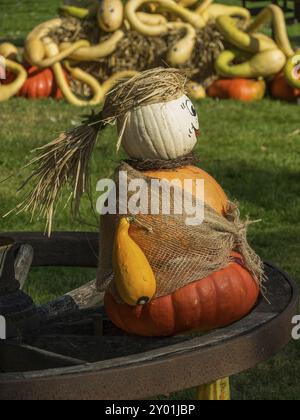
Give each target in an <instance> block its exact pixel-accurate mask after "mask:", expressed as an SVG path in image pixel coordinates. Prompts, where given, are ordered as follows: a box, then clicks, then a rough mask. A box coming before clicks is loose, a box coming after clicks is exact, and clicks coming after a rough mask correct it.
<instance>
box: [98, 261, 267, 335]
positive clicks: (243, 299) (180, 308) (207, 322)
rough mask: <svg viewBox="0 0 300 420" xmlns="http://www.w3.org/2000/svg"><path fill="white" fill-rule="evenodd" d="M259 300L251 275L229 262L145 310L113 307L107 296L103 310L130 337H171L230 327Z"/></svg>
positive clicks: (147, 306) (240, 266)
mask: <svg viewBox="0 0 300 420" xmlns="http://www.w3.org/2000/svg"><path fill="white" fill-rule="evenodd" d="M238 260H240V257H239V256H238V258H237V261H238ZM240 262H241V260H240ZM258 296H259V287H258V285H257V283H256V282H255V280H254V279H253V278H252V276H251V274H250V273H249V272H248V271H247V270H246V269H245V268H244V267H243V266H242V265H241V263H239V262H232V263H230V264H229V265H228V267H226V268H225V269H223V270H220V271H218V272H216V273H214V274H212V275H211V276H209V277H207V278H205V279H202V280H198V281H195V282H193V283H191V284H189V285H187V286H185V287H183V288H181V289H178V290H176V291H175V292H174V293H172V294H170V295H167V296H163V297H160V298H157V299H154V300H153V301H151V302H150V303H148V304H146V305H144V306H136V307H134V306H129V305H127V304H119V303H116V301H115V300H114V298H113V296H112V295H111V294H110V293H109V292H107V293H106V295H105V309H106V313H107V315H108V316H109V318H110V319H111V321H112V322H113V323H114V324H115V325H116V326H117V327H118V328H120V329H122V330H124V331H126V332H127V333H129V334H136V335H140V336H147V337H160V336H173V335H176V334H179V333H183V332H187V331H209V330H212V329H215V328H221V327H225V326H227V325H230V324H232V323H233V322H235V321H238V320H239V319H241V318H243V317H244V316H246V315H247V314H248V313H249V312H250V311H251V309H252V308H253V307H254V306H255V304H256V302H257V299H258Z"/></svg>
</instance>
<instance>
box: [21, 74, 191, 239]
mask: <svg viewBox="0 0 300 420" xmlns="http://www.w3.org/2000/svg"><path fill="white" fill-rule="evenodd" d="M186 82H187V78H186V76H185V75H184V74H183V73H182V72H181V71H180V70H177V69H164V68H157V69H152V70H148V71H145V72H142V73H140V74H139V75H138V76H136V77H133V78H131V79H127V80H122V81H120V82H119V83H118V84H117V85H116V86H115V88H114V89H113V90H111V91H110V92H109V93H108V94H107V97H106V101H105V104H104V108H103V110H102V111H101V112H100V113H98V114H94V113H92V115H90V116H88V118H87V119H86V120H85V121H84V122H83V123H82V125H80V126H79V127H76V128H75V129H73V130H70V131H67V132H63V133H62V134H61V135H60V136H59V137H58V138H57V139H56V140H54V141H52V142H51V143H49V144H47V145H46V146H43V147H41V148H39V149H36V150H35V153H36V155H37V156H36V157H35V158H34V159H32V160H31V161H30V162H29V164H28V165H26V167H28V166H31V167H32V174H31V175H30V177H29V178H27V179H26V180H25V182H24V183H23V185H22V186H21V188H20V189H23V188H24V187H25V186H27V185H28V184H31V185H32V184H33V186H32V188H31V190H30V191H29V192H28V193H27V194H26V195H25V197H24V198H23V200H22V202H21V203H19V204H18V205H17V207H16V208H15V209H14V210H16V211H17V212H18V213H20V212H23V211H26V212H29V213H31V216H32V218H34V217H42V218H45V219H46V229H47V230H48V234H49V235H50V234H51V230H52V224H53V217H54V214H55V209H56V205H57V202H58V200H59V198H60V196H61V193H62V190H63V189H64V187H66V186H67V185H69V186H70V187H71V188H72V191H73V193H72V195H71V197H70V198H71V203H72V208H73V210H74V211H75V212H76V211H77V210H78V209H79V206H80V199H81V197H82V195H83V194H84V193H85V192H86V191H87V190H88V188H89V184H90V182H89V170H88V169H89V163H90V159H91V156H92V153H93V149H94V147H95V145H96V142H97V138H98V135H99V132H100V131H101V130H102V129H103V128H104V127H105V126H106V125H107V124H113V123H115V122H116V119H117V118H119V117H122V116H124V115H125V114H127V113H128V112H129V111H130V110H132V109H134V108H135V107H138V106H144V105H149V104H155V103H160V102H168V101H171V100H174V99H177V98H179V97H180V96H182V95H183V94H184V93H185V85H186ZM124 129H125V126H124ZM122 131H123V130H122ZM121 138H122V134H121V135H120V137H119V141H118V143H121Z"/></svg>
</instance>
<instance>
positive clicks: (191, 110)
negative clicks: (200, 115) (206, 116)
mask: <svg viewBox="0 0 300 420" xmlns="http://www.w3.org/2000/svg"><path fill="white" fill-rule="evenodd" d="M186 106H187V109H188V110H189V112H190V114H191V115H192V116H193V117H196V116H197V112H196V109H195V107H194V105H193V104H192V102H191V101H190V100H187V101H186Z"/></svg>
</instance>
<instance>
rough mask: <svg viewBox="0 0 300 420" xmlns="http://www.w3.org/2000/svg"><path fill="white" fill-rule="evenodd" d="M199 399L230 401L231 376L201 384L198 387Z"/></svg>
mask: <svg viewBox="0 0 300 420" xmlns="http://www.w3.org/2000/svg"><path fill="white" fill-rule="evenodd" d="M197 400H199V401H230V381H229V378H225V379H219V380H218V381H217V382H214V383H211V384H208V385H201V386H199V388H198V389H197Z"/></svg>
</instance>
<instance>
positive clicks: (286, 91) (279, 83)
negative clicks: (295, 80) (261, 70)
mask: <svg viewBox="0 0 300 420" xmlns="http://www.w3.org/2000/svg"><path fill="white" fill-rule="evenodd" d="M271 94H272V96H273V97H274V98H276V99H281V100H284V101H288V102H294V101H296V100H297V98H300V90H299V89H296V88H293V87H292V86H290V85H289V83H288V82H287V80H286V78H285V76H284V74H283V73H279V74H278V75H277V76H276V77H275V78H274V80H273V81H272V83H271Z"/></svg>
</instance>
